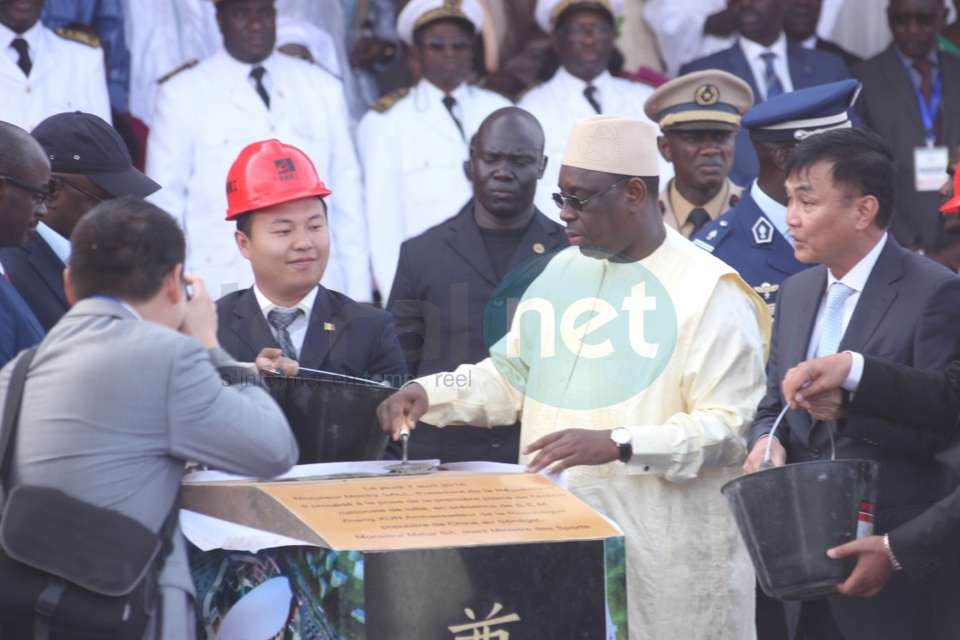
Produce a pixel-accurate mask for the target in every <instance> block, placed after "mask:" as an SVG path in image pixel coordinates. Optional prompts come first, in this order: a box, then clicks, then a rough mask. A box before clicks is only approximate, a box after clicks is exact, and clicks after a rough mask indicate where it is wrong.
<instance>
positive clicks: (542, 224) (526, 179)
mask: <svg viewBox="0 0 960 640" xmlns="http://www.w3.org/2000/svg"><path fill="white" fill-rule="evenodd" d="M543 145H544V136H543V129H541V127H540V124H539V123H538V122H537V119H536V118H534V117H533V116H532V115H530V114H529V113H528V112H526V111H524V110H523V109H519V108H517V107H505V108H503V109H499V110H497V111H494V112H493V113H492V114H490V115H489V116H487V118H486V119H485V120H484V121H483V123H482V124H481V125H480V128H479V129H478V131H477V134H476V136H475V137H474V139H473V142H472V144H471V145H470V157H469V159H468V160H467V161H466V162H465V163H464V171H465V172H466V174H467V179H468V180H470V182H471V184H472V185H473V196H474V197H473V199H472V200H470V201H469V202H467V204H466V205H464V207H463V209H461V210H460V213H458V214H457V215H456V216H454V217H452V218H450V219H449V220H447V221H445V222H443V223H441V224H439V225H437V226H435V227H433V228H432V229H428V230H427V231H425V232H424V233H422V234H420V235H419V236H417V237H415V238H411V239H409V240H407V241H405V242H404V243H403V245H402V246H401V248H400V260H399V264H398V266H397V275H396V278H395V279H394V281H393V289H392V290H391V292H390V300H389V302H388V303H387V308H388V309H389V310H390V311H391V313H393V315H394V317H395V318H396V320H397V330H398V332H399V333H400V340H401V344H402V345H403V347H404V350H405V352H406V353H407V356H408V364H409V367H410V373H412V374H413V375H415V376H418V377H419V376H425V375H429V374H431V373H436V372H438V371H453V370H454V369H456V368H457V366H459V365H461V364H463V363H467V362H478V361H480V360H483V359H484V358H485V357H487V346H486V343H485V342H484V337H485V336H484V311H485V310H486V307H487V305H488V304H493V305H497V306H502V305H503V304H504V301H503V300H502V299H493V300H491V299H490V298H491V295H492V294H493V293H494V289H495V288H496V286H497V285H498V284H499V283H500V281H501V280H503V278H504V276H506V275H507V274H508V273H509V272H510V271H511V270H513V269H514V268H516V267H518V266H519V265H520V264H521V263H523V262H524V261H525V260H527V259H529V258H532V257H534V256H536V255H538V254H541V253H544V252H548V251H553V250H555V249H560V248H563V247H566V246H567V244H568V243H567V237H566V235H565V233H564V230H563V226H562V225H560V224H557V223H556V222H553V221H552V220H550V219H549V218H547V216H545V215H544V214H543V213H542V212H541V211H539V210H538V209H537V208H536V207H535V206H534V195H535V194H536V189H537V180H538V179H539V178H540V176H541V175H542V173H543V168H544V166H545V165H546V162H547V158H546V157H545V156H544V155H543ZM438 265H439V266H438ZM487 337H488V338H489V336H487ZM519 441H520V425H519V423H518V424H514V425H513V426H511V427H506V428H503V429H486V428H481V427H473V426H467V425H464V426H455V427H447V428H445V429H439V428H437V427H435V426H433V425H428V424H423V423H421V424H419V425H417V429H416V435H415V436H413V437H411V438H410V453H411V455H412V456H413V457H415V458H439V459H441V460H443V461H446V462H455V461H462V460H491V461H495V462H511V463H516V461H517V460H518V458H519Z"/></svg>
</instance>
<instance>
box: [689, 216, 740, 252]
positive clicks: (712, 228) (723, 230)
mask: <svg viewBox="0 0 960 640" xmlns="http://www.w3.org/2000/svg"><path fill="white" fill-rule="evenodd" d="M732 229H733V225H731V224H730V221H729V220H724V219H723V216H721V217H719V218H717V219H716V220H714V221H713V222H711V223H710V224H709V225H707V227H706V228H705V229H704V230H703V231H701V232H700V233H698V234H697V236H696V237H695V238H694V239H693V244H695V245H697V246H698V247H700V248H701V249H703V250H704V251H709V252H710V253H713V252H714V250H715V249H716V248H717V246H719V244H720V243H721V242H723V239H724V238H726V237H727V235H728V234H729V233H730V231H731V230H732Z"/></svg>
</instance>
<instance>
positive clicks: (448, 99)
mask: <svg viewBox="0 0 960 640" xmlns="http://www.w3.org/2000/svg"><path fill="white" fill-rule="evenodd" d="M443 106H445V107H446V108H447V113H449V114H450V117H451V118H453V122H454V124H456V125H457V129H459V130H460V137H461V138H463V139H464V140H466V139H467V137H466V135H465V134H464V133H463V125H462V124H460V121H459V120H458V119H457V114H456V113H454V111H453V108H454V107H455V106H457V99H456V98H454V97H453V96H443Z"/></svg>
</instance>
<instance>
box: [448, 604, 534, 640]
mask: <svg viewBox="0 0 960 640" xmlns="http://www.w3.org/2000/svg"><path fill="white" fill-rule="evenodd" d="M502 609H503V605H501V604H499V603H497V604H495V605H493V609H491V610H490V613H488V614H487V617H486V618H485V619H483V620H479V621H476V622H469V623H467V624H461V625H454V626H452V627H447V628H448V629H449V630H450V632H451V633H454V634H457V633H461V632H464V631H472V632H473V633H472V635H458V636H454V638H453V640H510V633H509V632H508V631H505V630H503V629H494V628H493V627H497V626H501V625H505V624H507V623H508V622H519V620H520V616H518V615H517V614H515V613H511V614H509V615H505V616H500V617H499V618H495V617H494V616H495V615H497V614H498V613H500V611H501V610H502ZM463 612H464V613H466V614H467V617H468V618H470V619H471V620H477V616H476V614H475V613H474V612H473V610H472V609H464V610H463Z"/></svg>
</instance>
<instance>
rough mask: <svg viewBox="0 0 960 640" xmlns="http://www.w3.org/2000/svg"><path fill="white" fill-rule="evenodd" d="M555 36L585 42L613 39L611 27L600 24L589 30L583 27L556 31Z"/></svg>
mask: <svg viewBox="0 0 960 640" xmlns="http://www.w3.org/2000/svg"><path fill="white" fill-rule="evenodd" d="M557 35H559V36H565V37H567V38H569V39H570V40H577V41H579V40H585V39H586V38H588V37H593V38H594V39H596V40H606V39H608V38H612V37H613V27H611V26H608V25H605V24H602V25H598V26H595V27H591V28H589V29H585V28H584V27H569V28H566V29H557Z"/></svg>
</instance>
